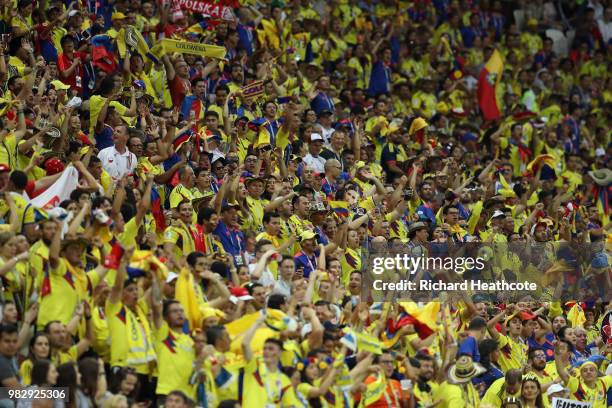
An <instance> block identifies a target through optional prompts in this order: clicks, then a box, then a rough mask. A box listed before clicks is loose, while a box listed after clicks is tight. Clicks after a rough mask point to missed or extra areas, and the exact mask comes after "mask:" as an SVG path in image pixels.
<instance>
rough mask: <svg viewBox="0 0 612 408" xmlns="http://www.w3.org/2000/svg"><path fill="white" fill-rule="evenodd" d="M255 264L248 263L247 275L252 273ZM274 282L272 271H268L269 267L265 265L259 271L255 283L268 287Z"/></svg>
mask: <svg viewBox="0 0 612 408" xmlns="http://www.w3.org/2000/svg"><path fill="white" fill-rule="evenodd" d="M256 266H257V264H250V265H249V275H253V271H254V270H255V267H256ZM274 282H275V280H274V275H273V274H272V272H271V271H270V269H268V266H267V265H266V268H265V269H264V270H263V271H262V272H261V276H260V277H259V279H258V280H257V283H259V284H260V285H263V286H265V287H268V286H272V285H274Z"/></svg>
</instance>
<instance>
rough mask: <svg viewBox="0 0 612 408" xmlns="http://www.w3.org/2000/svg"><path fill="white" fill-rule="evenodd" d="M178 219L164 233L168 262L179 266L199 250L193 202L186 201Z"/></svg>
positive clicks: (179, 207)
mask: <svg viewBox="0 0 612 408" xmlns="http://www.w3.org/2000/svg"><path fill="white" fill-rule="evenodd" d="M177 210H178V217H177V220H176V222H175V224H174V225H172V226H169V227H168V228H166V230H165V231H164V251H165V252H166V256H167V257H168V260H170V261H171V262H172V263H173V265H176V266H178V265H179V263H178V261H179V260H180V259H183V257H185V256H187V255H188V254H190V253H192V252H194V251H195V250H196V248H197V246H196V242H195V238H196V237H198V234H197V233H196V229H195V227H194V226H193V207H192V206H191V201H189V200H184V201H182V202H181V203H180V204H179V205H178V207H177Z"/></svg>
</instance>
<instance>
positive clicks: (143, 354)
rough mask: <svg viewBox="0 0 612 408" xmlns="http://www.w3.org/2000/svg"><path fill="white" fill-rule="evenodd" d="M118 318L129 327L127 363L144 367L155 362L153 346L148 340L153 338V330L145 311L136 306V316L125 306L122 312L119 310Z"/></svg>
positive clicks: (127, 331)
mask: <svg viewBox="0 0 612 408" xmlns="http://www.w3.org/2000/svg"><path fill="white" fill-rule="evenodd" d="M118 317H119V318H120V319H121V320H124V321H125V324H126V325H127V330H126V333H127V338H126V341H127V344H128V352H127V358H126V363H127V364H128V365H142V364H148V363H150V362H151V361H155V360H156V356H155V351H154V350H153V344H152V343H151V342H150V341H148V339H150V338H152V337H151V328H150V327H149V322H148V321H147V316H146V314H145V313H144V312H143V310H142V309H141V308H140V307H139V306H136V314H134V312H132V311H131V310H130V309H129V308H128V307H127V306H125V305H123V307H121V310H119V316H118ZM138 321H140V323H139V322H138Z"/></svg>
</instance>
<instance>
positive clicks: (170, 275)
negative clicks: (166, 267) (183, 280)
mask: <svg viewBox="0 0 612 408" xmlns="http://www.w3.org/2000/svg"><path fill="white" fill-rule="evenodd" d="M175 279H178V274H177V273H176V272H168V276H167V277H166V283H170V282H172V281H173V280H175Z"/></svg>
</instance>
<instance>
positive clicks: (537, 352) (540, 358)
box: [527, 348, 555, 393]
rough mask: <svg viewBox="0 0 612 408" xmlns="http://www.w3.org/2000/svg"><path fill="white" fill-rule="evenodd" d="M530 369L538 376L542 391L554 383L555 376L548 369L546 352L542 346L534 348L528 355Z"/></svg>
mask: <svg viewBox="0 0 612 408" xmlns="http://www.w3.org/2000/svg"><path fill="white" fill-rule="evenodd" d="M527 356H528V358H527V363H528V369H529V371H531V372H532V373H534V374H535V375H536V376H537V377H538V381H540V384H541V385H542V392H543V393H544V392H546V390H547V389H548V387H550V386H551V385H553V384H554V380H555V378H554V377H553V376H552V375H550V373H548V372H547V371H546V353H545V352H544V350H542V349H541V348H532V349H531V350H529V354H528V355H527Z"/></svg>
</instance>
